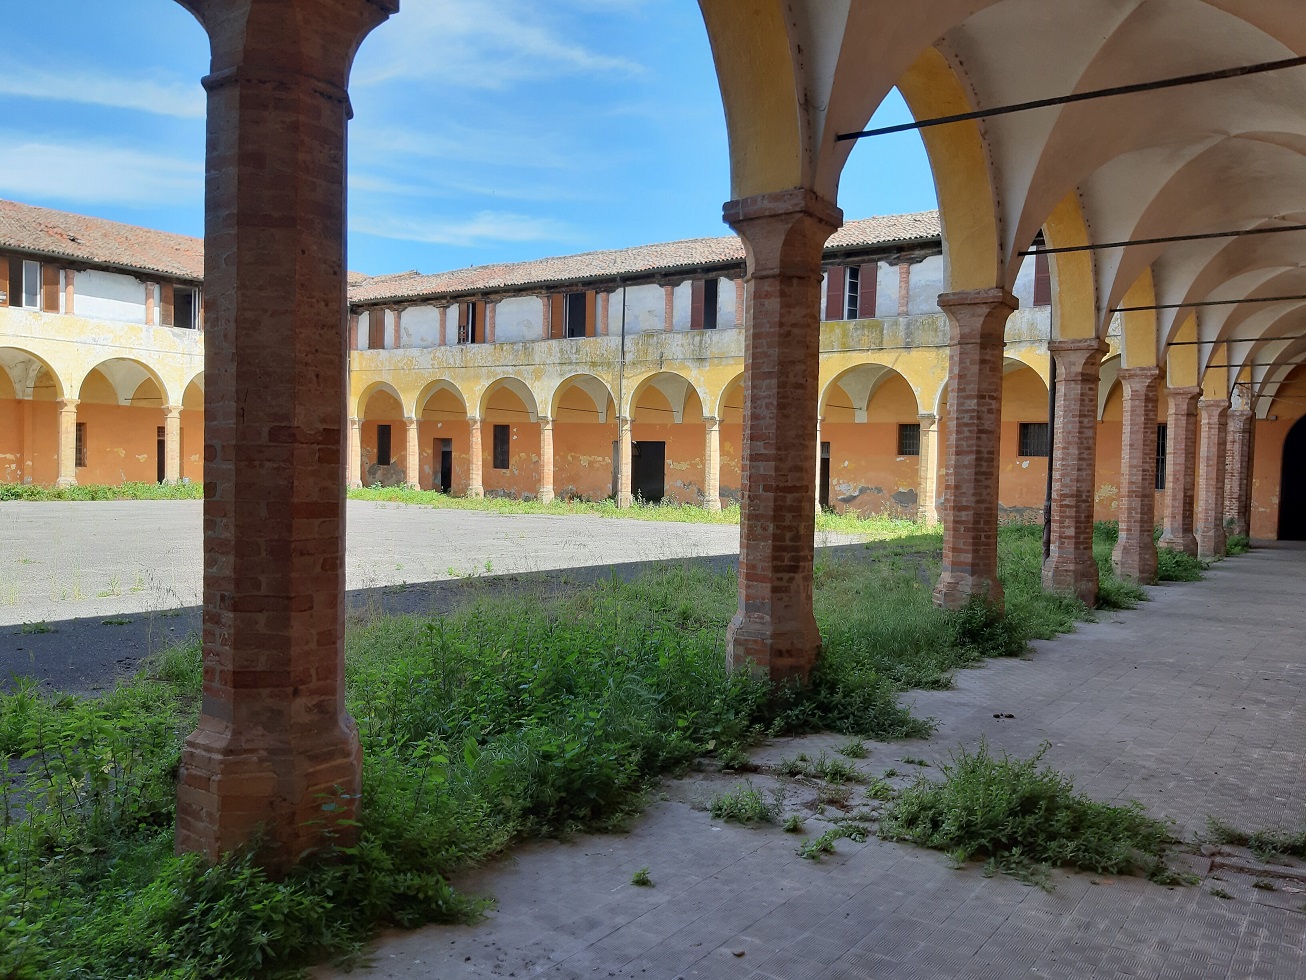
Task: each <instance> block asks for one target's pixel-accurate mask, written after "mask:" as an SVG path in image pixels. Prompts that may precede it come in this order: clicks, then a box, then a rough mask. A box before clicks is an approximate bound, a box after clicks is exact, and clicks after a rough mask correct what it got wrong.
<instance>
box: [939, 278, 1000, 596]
mask: <svg viewBox="0 0 1306 980" xmlns="http://www.w3.org/2000/svg"><path fill="white" fill-rule="evenodd" d="M1016 306H1017V301H1016V297H1014V296H1012V295H1011V294H1010V293H1009V292H1007V291H1006V290H1005V289H975V290H969V291H966V292H958V293H943V294H941V295H940V296H939V308H940V309H942V310H943V312H944V313H945V314H947V317H948V321H949V323H950V325H951V331H950V335H949V347H948V392H949V394H948V399H949V400H948V411H949V418H948V473H947V478H946V481H945V483H944V492H943V498H944V499H943V514H942V517H943V527H944V531H943V574H942V575H940V576H939V584H938V585H937V586H935V589H934V601H935V603H936V604H937V605H940V606H943V607H944V608H945V609H957V608H960V607H961V606H964V605H965V604H966V602H967V601H968V600H969V599H970V597H971V596H973V595H979V596H984V597H985V598H987V599H988V600H989V601H990V602H991V603H993V604H994V605H997V606H1001V605H1002V583H1001V582H999V581H998V437H999V426H1000V424H1001V422H1002V352H1003V342H1004V341H1003V337H1004V331H1005V329H1006V325H1007V318H1008V317H1010V316H1011V314H1012V312H1013V311H1014V310H1015V309H1016Z"/></svg>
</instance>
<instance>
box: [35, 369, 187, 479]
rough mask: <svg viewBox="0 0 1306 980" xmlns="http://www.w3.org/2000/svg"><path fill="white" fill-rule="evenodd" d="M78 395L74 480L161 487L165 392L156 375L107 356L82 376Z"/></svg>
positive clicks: (163, 469) (163, 470) (163, 462)
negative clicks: (75, 472)
mask: <svg viewBox="0 0 1306 980" xmlns="http://www.w3.org/2000/svg"><path fill="white" fill-rule="evenodd" d="M77 397H78V398H79V399H80V400H81V401H80V404H79V405H78V406H77V450H76V452H77V482H78V483H110V484H117V483H162V482H163V480H164V478H165V456H166V452H165V440H166V425H165V420H164V415H163V406H164V405H165V404H167V403H168V392H167V389H166V386H165V385H164V383H163V381H162V380H161V379H160V378H159V376H158V375H157V374H155V373H154V371H153V370H151V369H150V368H148V367H146V366H145V365H144V364H142V363H141V362H140V361H135V360H131V359H129V358H125V357H116V358H112V359H110V360H107V361H101V362H100V363H99V364H98V365H96V366H95V367H94V368H92V369H91V370H90V371H89V372H88V373H87V375H86V377H85V378H83V379H82V384H81V387H80V389H79V391H78V396H77ZM56 444H57V440H56Z"/></svg>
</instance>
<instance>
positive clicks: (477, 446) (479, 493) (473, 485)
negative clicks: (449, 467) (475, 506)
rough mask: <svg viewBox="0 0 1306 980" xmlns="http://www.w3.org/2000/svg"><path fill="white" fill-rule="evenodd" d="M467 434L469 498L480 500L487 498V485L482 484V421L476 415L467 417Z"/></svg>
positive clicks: (483, 455)
mask: <svg viewBox="0 0 1306 980" xmlns="http://www.w3.org/2000/svg"><path fill="white" fill-rule="evenodd" d="M467 432H468V440H467V443H468V445H467V496H468V497H469V498H470V499H472V500H479V499H480V498H481V497H484V496H485V485H484V484H483V483H482V482H481V481H482V479H484V477H483V476H482V467H484V465H485V451H484V450H483V449H482V448H481V420H480V419H479V418H477V417H476V416H475V415H469V416H467Z"/></svg>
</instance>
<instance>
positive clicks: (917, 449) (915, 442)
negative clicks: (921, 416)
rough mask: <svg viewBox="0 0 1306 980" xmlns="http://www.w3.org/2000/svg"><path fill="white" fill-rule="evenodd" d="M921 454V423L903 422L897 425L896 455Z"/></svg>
mask: <svg viewBox="0 0 1306 980" xmlns="http://www.w3.org/2000/svg"><path fill="white" fill-rule="evenodd" d="M920 454H921V424H920V423H919V422H903V423H901V424H900V425H899V426H898V455H899V456H919V455H920Z"/></svg>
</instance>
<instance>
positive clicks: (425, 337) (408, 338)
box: [360, 306, 440, 347]
mask: <svg viewBox="0 0 1306 980" xmlns="http://www.w3.org/2000/svg"><path fill="white" fill-rule="evenodd" d="M360 331H361V324H360ZM399 342H400V346H403V347H436V346H438V345H439V343H440V308H439V307H438V306H410V307H408V309H406V310H404V313H403V316H402V317H400V319H399ZM360 343H361V339H360Z"/></svg>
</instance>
